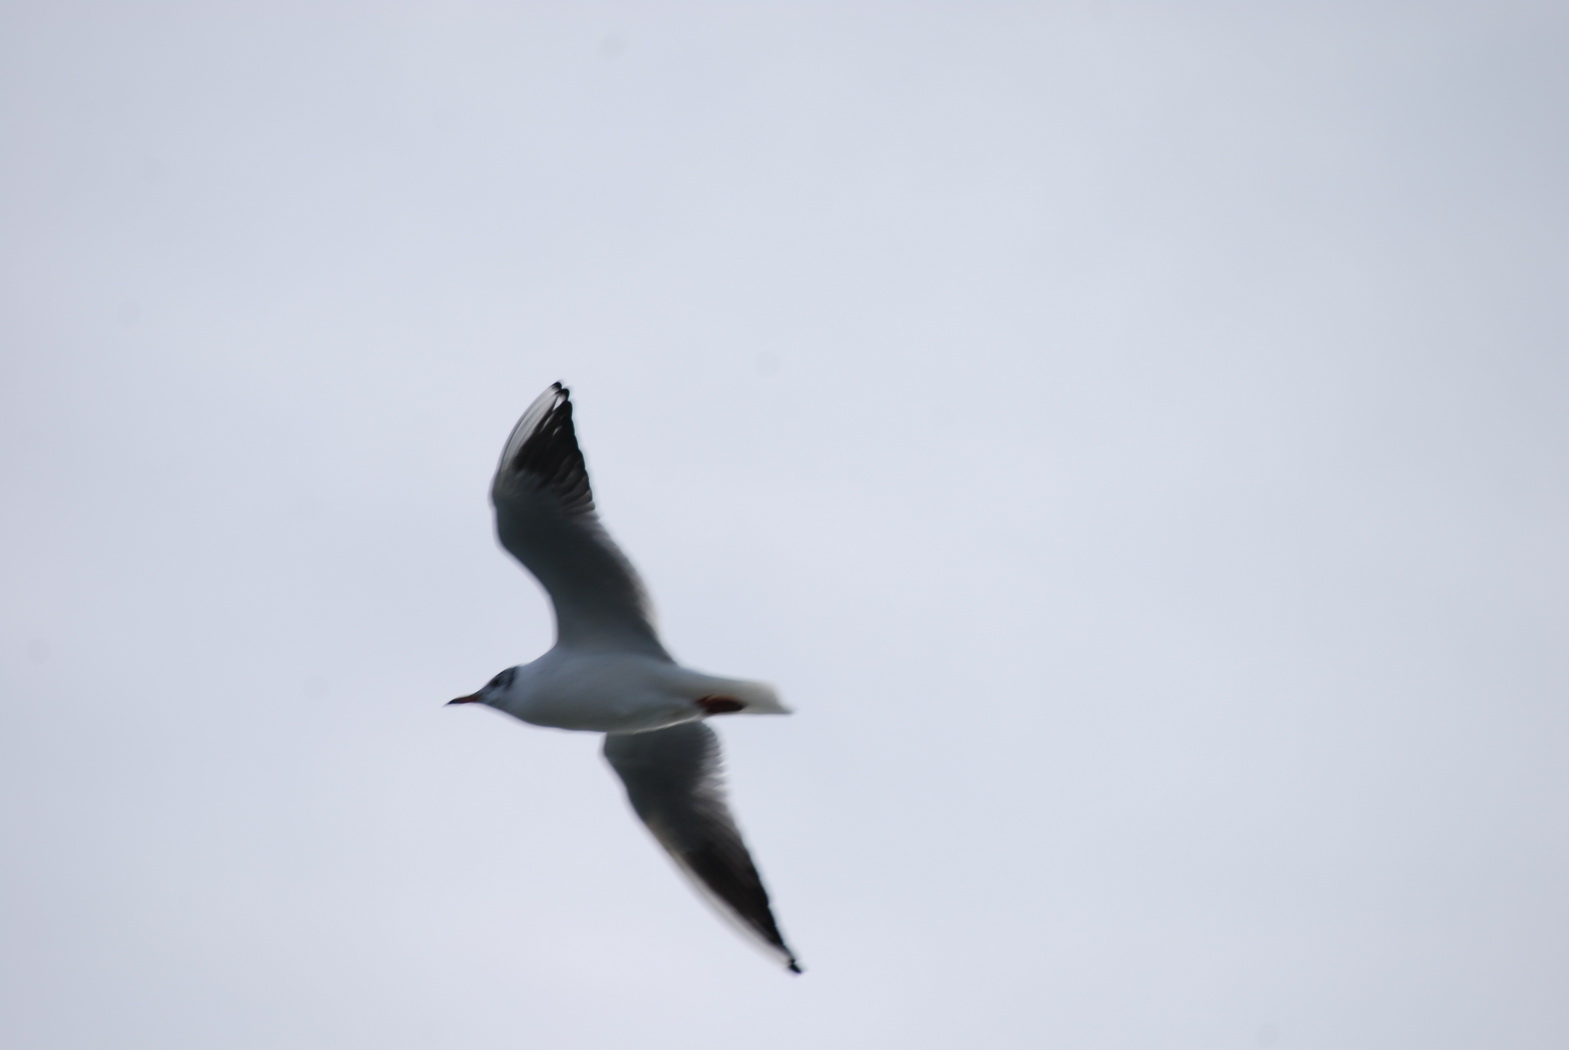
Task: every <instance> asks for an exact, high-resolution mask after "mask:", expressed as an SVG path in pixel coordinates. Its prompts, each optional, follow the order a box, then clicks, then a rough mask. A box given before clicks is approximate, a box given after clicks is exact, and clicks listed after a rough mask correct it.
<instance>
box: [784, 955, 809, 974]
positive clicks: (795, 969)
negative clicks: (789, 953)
mask: <svg viewBox="0 0 1569 1050" xmlns="http://www.w3.org/2000/svg"><path fill="white" fill-rule="evenodd" d="M785 969H787V970H789V971H790V972H791V973H793V974H795V975H796V976H797V977H799V976H801V975H802V974H803V973H805V972H806V971H805V970H803V969H801V967H800V964H798V963H797V962H796V961H795V960H794V959H791V960H790V965H789V966H786V967H785Z"/></svg>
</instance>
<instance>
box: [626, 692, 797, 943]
mask: <svg viewBox="0 0 1569 1050" xmlns="http://www.w3.org/2000/svg"><path fill="white" fill-rule="evenodd" d="M605 759H606V760H607V761H608V762H609V763H610V766H611V768H612V769H614V770H615V771H616V774H617V775H618V776H620V777H621V780H622V782H623V783H624V784H625V785H626V791H627V800H628V801H630V802H631V803H632V809H633V810H634V811H636V813H637V815H638V817H639V818H640V819H641V820H642V821H643V823H644V824H646V825H648V829H649V830H650V831H651V832H653V833H654V837H655V838H656V839H658V840H659V844H660V845H661V846H663V847H665V849H666V850H667V851H668V852H669V853H670V856H671V857H672V858H673V859H674V860H675V862H676V865H677V866H678V867H680V869H681V870H682V871H683V872H684V873H685V874H686V875H687V876H688V877H689V878H690V879H691V880H692V882H693V884H694V885H695V886H696V887H697V888H698V890H699V891H700V892H701V893H702V895H703V896H704V897H705V898H706V899H707V900H708V901H709V903H711V904H713V905H714V907H715V908H716V909H717V910H718V911H719V913H720V914H721V915H723V916H724V917H725V918H726V919H728V920H730V921H731V922H732V923H733V924H735V926H737V927H738V928H739V929H740V930H741V931H742V932H743V933H745V934H746V935H747V936H749V937H751V938H752V939H754V940H756V941H758V942H759V943H760V944H761V945H762V946H763V947H764V948H765V949H766V950H768V951H769V952H770V953H771V954H773V955H776V956H777V957H778V958H779V959H780V960H781V961H782V962H783V963H784V964H785V966H786V967H787V968H788V969H789V970H790V971H791V972H792V973H800V972H801V968H800V966H798V965H797V964H796V960H795V954H794V953H793V952H791V951H790V948H789V946H788V945H786V944H785V940H784V937H783V935H781V934H780V932H779V926H778V924H777V923H776V922H775V921H774V914H773V911H772V909H770V908H769V905H768V891H767V890H766V889H764V888H763V880H762V878H761V877H760V876H759V875H758V873H757V866H756V865H755V864H753V863H752V857H751V854H749V853H748V852H747V850H746V844H745V843H744V842H743V841H742V840H741V832H740V830H739V829H738V828H737V827H736V824H735V819H734V818H733V817H732V816H731V815H730V808H729V806H727V805H726V804H725V791H724V777H723V771H722V762H721V758H720V750H719V737H718V735H717V734H716V733H715V732H714V731H713V730H712V729H710V728H708V726H706V725H704V724H703V723H701V722H687V723H685V724H683V725H678V726H671V727H670V728H668V729H659V730H655V731H653V732H650V733H610V734H607V735H606V737H605Z"/></svg>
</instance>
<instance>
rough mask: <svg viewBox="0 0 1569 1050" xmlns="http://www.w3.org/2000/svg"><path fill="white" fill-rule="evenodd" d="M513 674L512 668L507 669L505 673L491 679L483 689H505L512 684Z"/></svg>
mask: <svg viewBox="0 0 1569 1050" xmlns="http://www.w3.org/2000/svg"><path fill="white" fill-rule="evenodd" d="M513 673H514V672H513V669H512V668H510V667H509V668H507V669H506V670H505V671H502V672H501V673H500V674H498V675H497V676H496V677H494V678H492V679H491V680H490V684H489V685H487V686H486V687H485V688H486V689H505V688H506V687H507V686H509V685H511V684H512V675H513Z"/></svg>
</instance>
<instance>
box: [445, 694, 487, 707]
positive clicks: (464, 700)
mask: <svg viewBox="0 0 1569 1050" xmlns="http://www.w3.org/2000/svg"><path fill="white" fill-rule="evenodd" d="M477 703H479V694H478V693H470V694H469V695H468V696H460V697H458V698H457V699H456V700H448V701H447V706H448V707H451V706H452V705H453V704H477Z"/></svg>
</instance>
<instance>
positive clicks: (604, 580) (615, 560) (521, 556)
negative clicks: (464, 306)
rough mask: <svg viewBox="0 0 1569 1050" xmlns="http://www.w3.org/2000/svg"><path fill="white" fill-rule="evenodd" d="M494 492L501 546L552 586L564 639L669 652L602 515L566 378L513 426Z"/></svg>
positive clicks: (559, 637)
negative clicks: (596, 507)
mask: <svg viewBox="0 0 1569 1050" xmlns="http://www.w3.org/2000/svg"><path fill="white" fill-rule="evenodd" d="M490 497H491V502H492V503H494V504H495V507H496V534H497V536H498V537H499V538H500V540H501V545H502V546H503V547H505V548H506V549H507V550H508V551H509V552H511V554H512V556H513V557H515V558H517V560H518V561H520V562H522V563H523V565H524V567H526V568H527V569H528V570H529V572H531V573H533V574H534V576H535V577H536V578H537V579H538V580H539V582H540V583H541V584H543V585H544V588H545V590H546V591H547V592H548V593H549V594H550V600H551V604H552V605H553V606H554V607H555V611H556V634H557V641H558V644H561V645H566V646H570V647H575V648H585V649H617V650H622V651H633V652H643V653H648V654H650V655H656V656H660V657H666V658H668V654H666V652H665V650H664V647H663V646H662V645H661V644H660V642H659V635H658V632H657V631H656V630H655V627H654V622H653V610H652V607H651V605H650V603H649V600H648V595H647V592H646V591H645V590H644V588H643V584H642V581H640V580H639V579H638V576H637V572H636V570H634V569H633V568H632V564H631V562H629V561H628V560H627V558H626V555H624V554H622V553H621V550H620V548H618V547H617V546H616V544H615V541H614V540H612V539H611V538H610V535H609V534H608V533H607V532H606V531H605V529H604V526H602V525H601V524H600V523H599V516H598V515H597V514H596V513H595V510H594V494H593V490H592V489H591V488H590V487H589V483H588V467H587V465H586V464H585V463H584V461H583V453H582V451H581V450H580V449H579V448H578V443H577V434H576V432H575V431H574V429H573V426H572V402H571V400H570V392H569V391H568V390H567V389H566V388H565V387H563V386H562V385H561V384H560V383H554V384H552V385H551V387H550V389H548V390H546V391H545V392H544V393H543V394H541V395H540V396H539V397H538V398H537V399H536V400H535V401H534V403H533V404H532V405H530V406H529V408H528V411H526V412H524V413H523V418H522V419H520V420H518V423H517V426H515V427H513V429H512V434H511V436H510V437H509V438H508V439H507V444H506V447H505V449H504V450H503V452H502V454H501V463H500V464H499V465H498V466H497V468H496V477H495V480H494V481H493V482H492V484H491V489H490Z"/></svg>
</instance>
